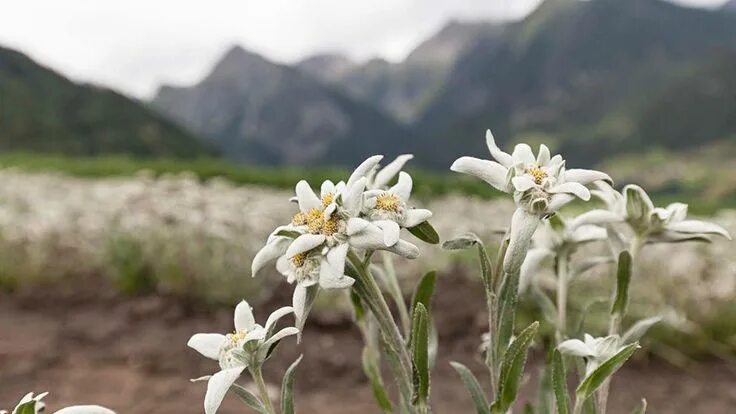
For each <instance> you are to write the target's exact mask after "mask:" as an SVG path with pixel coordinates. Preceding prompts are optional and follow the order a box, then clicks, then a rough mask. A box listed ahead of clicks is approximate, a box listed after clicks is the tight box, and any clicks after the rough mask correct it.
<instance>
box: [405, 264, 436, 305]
mask: <svg viewBox="0 0 736 414" xmlns="http://www.w3.org/2000/svg"><path fill="white" fill-rule="evenodd" d="M436 281H437V272H435V271H432V272H428V273H427V274H425V275H424V277H422V279H421V280H420V281H419V283H418V284H417V288H416V290H415V291H414V298H413V299H412V301H411V308H412V312H413V310H414V309H415V308H416V306H417V303H421V304H422V305H424V308H425V309H426V310H429V309H431V304H432V295H433V294H434V286H435V282H436Z"/></svg>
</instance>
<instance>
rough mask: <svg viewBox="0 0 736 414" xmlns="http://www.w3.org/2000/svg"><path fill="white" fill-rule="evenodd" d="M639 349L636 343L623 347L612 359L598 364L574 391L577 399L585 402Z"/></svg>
mask: <svg viewBox="0 0 736 414" xmlns="http://www.w3.org/2000/svg"><path fill="white" fill-rule="evenodd" d="M638 348H639V344H638V343H633V344H630V345H627V346H625V347H624V348H622V349H621V350H620V351H619V352H617V353H616V354H615V355H613V356H612V357H610V358H608V359H607V360H606V361H604V362H603V363H602V364H600V365H599V366H598V367H597V368H596V369H595V370H593V372H591V373H590V374H588V375H587V376H586V377H585V379H583V381H582V382H581V383H580V385H579V386H578V388H577V390H576V394H577V398H578V399H579V400H580V401H585V400H587V399H588V398H590V396H592V395H593V393H594V392H595V391H596V390H597V389H598V388H599V387H600V386H601V385H602V384H603V382H604V381H605V380H607V379H608V378H609V377H611V375H613V374H614V373H615V372H616V371H618V369H619V368H621V366H622V365H623V364H624V362H626V361H627V360H628V359H629V358H630V357H631V355H633V354H634V352H635V351H636V350H637V349H638Z"/></svg>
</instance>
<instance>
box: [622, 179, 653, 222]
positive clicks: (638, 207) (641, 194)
mask: <svg viewBox="0 0 736 414" xmlns="http://www.w3.org/2000/svg"><path fill="white" fill-rule="evenodd" d="M623 193H624V205H625V206H626V214H627V216H628V218H630V219H633V220H643V219H644V218H646V219H648V218H649V215H650V214H651V213H652V210H654V203H652V199H650V198H649V195H648V194H647V193H646V192H645V191H644V190H643V189H642V188H641V187H639V186H638V185H633V184H629V185H627V186H626V187H624V191H623Z"/></svg>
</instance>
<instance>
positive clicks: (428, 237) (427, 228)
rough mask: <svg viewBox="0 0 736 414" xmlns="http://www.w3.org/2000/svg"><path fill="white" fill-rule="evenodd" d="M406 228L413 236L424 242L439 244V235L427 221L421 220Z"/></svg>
mask: <svg viewBox="0 0 736 414" xmlns="http://www.w3.org/2000/svg"><path fill="white" fill-rule="evenodd" d="M407 230H409V233H411V234H413V235H414V237H416V238H417V239H419V240H421V241H423V242H425V243H429V244H439V242H440V235H439V234H437V231H436V230H435V229H434V227H432V225H431V224H429V222H428V221H425V222H422V223H421V224H418V225H416V226H414V227H410V228H408V229H407Z"/></svg>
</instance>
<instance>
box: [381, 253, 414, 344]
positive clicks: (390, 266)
mask: <svg viewBox="0 0 736 414" xmlns="http://www.w3.org/2000/svg"><path fill="white" fill-rule="evenodd" d="M383 268H384V270H385V271H386V279H387V281H386V283H387V284H388V285H389V289H390V291H391V296H392V298H393V300H394V302H396V307H397V308H398V310H399V319H400V320H401V327H402V328H403V330H404V335H409V330H410V329H411V319H410V318H409V311H408V307H407V306H406V301H405V300H404V295H403V294H402V292H401V286H400V285H399V278H398V277H397V276H396V269H395V268H394V261H393V257H392V256H391V254H389V253H388V252H384V254H383Z"/></svg>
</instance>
